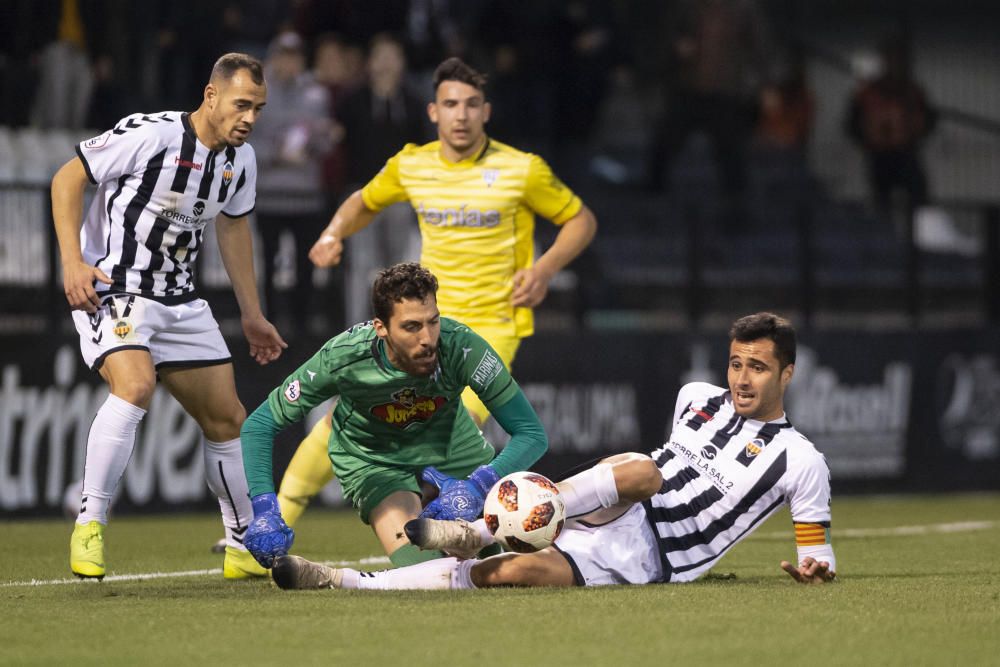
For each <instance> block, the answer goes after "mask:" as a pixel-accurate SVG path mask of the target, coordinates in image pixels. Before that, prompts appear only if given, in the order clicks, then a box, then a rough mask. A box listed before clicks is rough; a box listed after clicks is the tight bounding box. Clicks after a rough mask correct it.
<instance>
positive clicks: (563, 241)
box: [511, 206, 597, 308]
mask: <svg viewBox="0 0 1000 667" xmlns="http://www.w3.org/2000/svg"><path fill="white" fill-rule="evenodd" d="M596 233H597V219H596V218H595V217H594V214H593V213H592V212H591V211H590V209H589V208H587V207H586V206H584V207H582V208H581V209H580V211H579V212H578V213H577V214H576V215H574V216H573V217H572V218H570V219H569V220H567V221H566V222H565V223H563V226H562V229H560V230H559V234H558V235H557V236H556V240H555V242H554V243H553V244H552V247H551V248H549V249H548V250H547V251H546V252H545V254H544V255H542V256H541V257H539V258H538V261H537V262H535V265H534V266H532V267H531V268H528V269H521V270H519V271H518V272H517V273H515V274H514V292H513V294H512V295H511V303H513V305H515V306H523V307H527V308H533V307H535V306H537V305H538V304H540V303H541V302H542V301H543V300H544V299H545V296H546V294H548V289H549V281H551V280H552V276H554V275H555V274H556V273H558V272H559V271H560V270H562V268H563V267H565V266H566V265H567V264H569V263H570V262H571V261H573V259H575V258H576V257H577V255H579V254H580V253H581V252H583V249H584V248H586V247H587V246H588V245H589V244H590V242H591V240H593V238H594V234H596Z"/></svg>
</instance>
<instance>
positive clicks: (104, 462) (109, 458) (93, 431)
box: [76, 394, 146, 525]
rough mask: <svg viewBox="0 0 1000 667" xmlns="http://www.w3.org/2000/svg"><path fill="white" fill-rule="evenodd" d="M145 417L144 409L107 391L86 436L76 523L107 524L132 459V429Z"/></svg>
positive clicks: (134, 429)
mask: <svg viewBox="0 0 1000 667" xmlns="http://www.w3.org/2000/svg"><path fill="white" fill-rule="evenodd" d="M145 416H146V411H145V410H143V409H142V408H140V407H138V406H136V405H132V404H131V403H129V402H128V401H126V400H124V399H122V398H119V397H117V396H115V395H114V394H108V399H107V400H106V401H104V404H103V405H102V406H101V408H100V409H99V410H98V411H97V415H96V416H95V417H94V422H93V423H92V424H91V425H90V435H89V436H87V462H86V464H85V466H84V472H83V499H82V501H81V503H80V514H79V515H78V516H77V517H76V522H77V523H79V524H85V523H89V522H91V521H98V522H100V523H102V524H105V525H106V524H107V523H108V507H109V506H110V505H111V497H112V496H113V495H114V493H115V489H116V488H118V482H119V481H120V480H121V478H122V475H123V474H125V468H126V467H127V466H128V462H129V459H130V458H132V449H133V448H134V447H135V431H136V429H137V428H138V426H139V422H141V421H142V418H143V417H145Z"/></svg>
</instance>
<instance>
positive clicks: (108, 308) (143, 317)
mask: <svg viewBox="0 0 1000 667" xmlns="http://www.w3.org/2000/svg"><path fill="white" fill-rule="evenodd" d="M73 323H74V324H75V325H76V331H77V333H79V334H80V352H81V353H82V354H83V360H84V362H86V364H87V366H89V367H90V368H91V369H92V370H95V371H96V370H99V369H100V368H101V364H103V363H104V358H105V357H107V356H108V355H109V354H111V353H112V352H117V351H118V350H148V351H149V354H150V356H152V357H153V365H154V366H155V367H156V368H160V367H162V366H212V365H214V364H224V363H228V362H230V361H232V356H231V355H230V354H229V348H228V347H227V346H226V341H225V339H224V338H223V337H222V332H221V331H219V324H218V322H216V321H215V318H214V317H212V309H211V308H209V306H208V302H206V301H205V300H204V299H195V300H194V301H189V302H187V303H181V304H177V305H173V306H166V305H164V304H162V303H160V302H158V301H154V300H152V299H146V298H144V297H141V296H135V295H132V294H115V295H110V296H105V297H103V298H102V299H101V307H100V308H99V309H98V310H97V312H96V313H94V314H92V315H91V314H90V313H87V312H86V311H83V310H74V311H73Z"/></svg>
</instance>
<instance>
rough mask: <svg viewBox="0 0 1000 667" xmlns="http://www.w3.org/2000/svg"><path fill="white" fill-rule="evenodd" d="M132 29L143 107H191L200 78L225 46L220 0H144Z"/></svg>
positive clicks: (198, 98) (196, 99) (197, 94)
mask: <svg viewBox="0 0 1000 667" xmlns="http://www.w3.org/2000/svg"><path fill="white" fill-rule="evenodd" d="M141 6H142V14H141V15H140V17H139V20H138V21H136V23H137V25H136V27H135V30H136V31H138V32H139V33H140V34H141V35H142V39H141V40H139V42H138V44H139V50H138V53H139V54H141V55H140V57H141V58H142V61H143V62H142V71H143V73H142V76H141V77H140V79H139V84H140V86H141V90H142V97H143V100H144V104H145V105H148V107H147V108H154V109H156V108H166V109H194V108H196V107H197V106H198V104H199V103H200V101H201V92H200V91H201V89H202V85H203V83H204V82H203V81H202V78H203V76H204V73H205V72H206V71H207V70H209V69H211V67H212V65H213V63H214V62H215V60H216V58H218V57H219V54H221V53H226V52H227V51H229V50H230V49H229V48H228V47H229V34H228V30H227V29H226V28H225V19H224V13H225V9H226V6H225V5H224V4H223V3H221V2H213V1H207V0H205V1H198V2H177V1H176V0H144V1H143V2H142V5H141Z"/></svg>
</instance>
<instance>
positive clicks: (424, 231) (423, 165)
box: [278, 58, 597, 525]
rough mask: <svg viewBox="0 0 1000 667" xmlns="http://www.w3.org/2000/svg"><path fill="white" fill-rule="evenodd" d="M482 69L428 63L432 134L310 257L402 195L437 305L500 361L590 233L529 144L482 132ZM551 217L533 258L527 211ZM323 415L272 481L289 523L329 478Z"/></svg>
mask: <svg viewBox="0 0 1000 667" xmlns="http://www.w3.org/2000/svg"><path fill="white" fill-rule="evenodd" d="M485 82H486V79H485V77H484V76H483V75H482V74H480V73H479V72H477V71H476V70H474V69H473V68H471V67H469V66H468V65H467V64H465V63H464V62H462V61H461V60H459V59H458V58H449V59H448V60H445V61H444V62H443V63H441V65H440V66H439V67H438V68H437V70H436V71H435V73H434V90H435V99H434V101H433V102H431V103H429V104H428V105H427V113H428V115H429V116H430V119H431V122H433V123H435V124H436V125H437V129H438V140H437V141H433V142H431V143H429V144H425V145H423V146H417V145H415V144H408V145H406V146H405V147H404V148H403V150H401V151H400V152H399V153H397V154H396V155H395V156H393V157H392V158H390V159H389V161H388V162H387V163H386V165H385V167H383V169H382V171H380V172H379V173H378V174H377V175H376V176H375V177H374V178H373V179H372V180H371V181H370V182H369V183H368V184H367V185H365V186H364V187H363V188H362V189H361V190H358V191H357V192H355V193H354V194H352V195H351V196H350V197H348V198H347V199H346V200H345V201H344V203H343V204H342V205H341V206H340V208H339V209H337V212H336V213H335V214H334V216H333V219H332V220H331V221H330V224H329V226H327V228H326V229H325V230H324V231H323V233H322V235H321V236H320V238H319V240H318V241H317V242H316V244H315V245H314V246H313V247H312V249H311V251H310V253H309V257H310V259H311V260H312V261H313V263H315V264H316V265H317V266H321V267H327V266H336V265H337V264H339V263H340V259H341V254H342V253H343V249H344V239H346V238H347V237H349V236H351V235H352V234H355V233H357V232H358V231H360V230H362V229H364V228H365V227H366V226H367V225H368V224H369V223H370V222H371V221H372V220H373V219H374V217H375V215H376V214H377V213H378V212H379V211H381V210H382V209H384V208H386V207H387V206H389V205H391V204H395V203H397V202H402V201H409V202H410V203H411V205H412V206H413V208H414V210H415V211H416V213H417V218H418V220H419V223H420V235H421V239H422V252H421V257H420V263H421V264H422V265H424V266H425V267H427V268H428V269H430V271H431V272H432V273H434V275H436V276H437V278H438V281H439V283H440V288H439V291H438V294H437V299H438V307H439V308H440V310H441V314H442V315H446V316H447V317H451V318H454V319H456V320H458V321H459V322H462V323H463V324H466V325H468V326H469V327H471V328H472V329H473V330H474V331H476V333H478V334H479V335H480V336H482V337H483V338H485V339H486V340H487V342H489V344H490V345H491V346H492V347H493V349H494V350H496V352H497V353H498V354H499V355H500V356H501V358H502V359H503V361H504V363H505V364H506V365H507V367H508V368H510V365H511V362H513V360H514V355H515V354H516V353H517V348H518V346H519V345H520V343H521V339H522V338H525V337H526V336H530V335H531V334H532V333H534V319H533V314H532V310H531V309H532V308H533V307H534V306H537V305H538V304H540V303H541V302H542V300H543V299H544V298H545V295H546V293H547V292H548V286H549V281H550V280H551V279H552V276H554V275H555V274H556V273H557V272H558V271H560V270H561V269H562V268H563V267H564V266H566V265H567V264H569V262H570V261H572V260H573V258H575V257H576V256H577V255H579V254H580V252H582V251H583V249H584V248H586V247H587V245H588V244H589V243H590V241H591V239H593V237H594V233H595V232H596V230H597V221H596V219H595V218H594V214H593V213H592V212H591V211H590V209H588V208H587V207H586V206H585V205H584V204H583V202H582V201H580V198H579V197H577V196H576V195H575V194H574V193H573V191H572V190H570V189H569V188H567V187H566V186H565V185H564V184H563V183H562V181H560V180H559V179H558V178H557V177H556V176H555V174H553V173H552V170H551V169H550V168H549V166H548V164H546V162H545V160H543V159H542V158H541V157H539V156H537V155H532V154H530V153H525V152H522V151H519V150H517V149H516V148H512V147H511V146H507V145H505V144H502V143H500V142H498V141H496V140H494V139H492V138H490V137H488V136H487V135H486V131H485V124H486V122H487V121H488V120H489V118H490V111H491V110H490V103H489V102H487V101H486V94H485V90H484V88H485ZM536 214H537V215H539V216H541V217H543V218H547V219H549V220H551V221H552V222H553V223H554V224H556V225H559V226H560V230H559V233H558V235H557V236H556V239H555V241H554V243H553V244H552V246H551V247H550V248H549V249H548V250H547V251H546V252H545V253H544V254H542V255H541V256H540V257H539V258H538V260H537V261H536V260H535V257H534V254H535V247H534V241H533V238H534V227H535V215H536ZM462 401H463V403H464V404H465V407H466V409H468V411H469V412H470V413H471V414H472V416H473V418H474V419H475V420H476V422H477V423H478V424H482V423H483V422H484V421H485V420H486V418H487V417H488V416H489V412H488V411H487V409H486V406H484V405H483V404H482V402H481V401H480V400H479V399H478V397H477V396H476V395H475V394H474V393H473V392H470V391H466V392H465V393H464V394H463V396H462ZM330 430H331V427H330V421H329V416H327V417H325V418H324V419H323V420H321V421H320V422H319V423H318V424H317V425H316V427H315V428H314V429H313V430H312V432H311V433H310V434H309V435H308V436H307V437H306V439H305V440H303V441H302V444H300V445H299V448H298V450H297V451H296V453H295V456H294V457H293V458H292V461H291V463H290V464H289V466H288V469H287V470H286V472H285V476H284V478H283V479H282V483H281V489H280V491H279V496H278V499H279V502H280V504H281V513H282V516H283V517H284V518H285V520H286V522H287V523H288V524H289V525H291V524H293V523H294V522H295V521H296V520H297V519H298V517H299V516H300V515H301V513H302V511H303V510H304V509H305V506H306V505H307V504H308V502H309V500H310V499H311V498H312V497H313V496H314V495H316V493H318V492H319V491H320V489H322V488H323V486H324V485H325V484H326V483H327V482H328V481H330V479H331V478H332V476H333V470H332V468H331V465H330V461H329V458H328V456H327V441H328V440H329V437H330Z"/></svg>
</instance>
